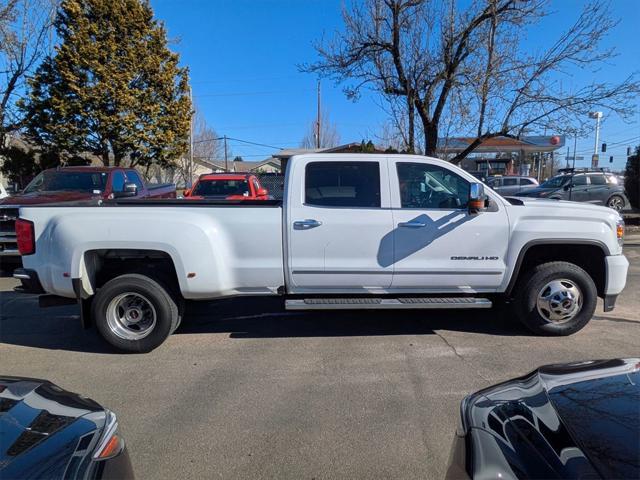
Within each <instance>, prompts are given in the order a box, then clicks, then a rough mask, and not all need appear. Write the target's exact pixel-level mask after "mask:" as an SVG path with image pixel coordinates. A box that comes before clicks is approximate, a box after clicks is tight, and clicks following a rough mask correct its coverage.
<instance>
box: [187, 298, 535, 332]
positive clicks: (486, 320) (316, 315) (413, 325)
mask: <svg viewBox="0 0 640 480" xmlns="http://www.w3.org/2000/svg"><path fill="white" fill-rule="evenodd" d="M510 317H511V316H510V315H509V314H503V313H501V312H500V311H498V310H486V311H480V310H476V311H455V312H454V311H447V310H431V311H425V310H387V311H317V312H291V311H289V312H287V311H284V309H283V306H282V300H281V299H275V298H261V299H256V300H252V301H251V302H247V301H246V300H238V299H232V300H222V301H218V302H216V303H212V302H199V303H193V304H191V305H189V307H188V309H187V318H186V321H185V322H184V323H183V325H182V326H181V327H180V328H179V329H178V331H177V332H176V333H177V334H180V333H189V334H194V333H229V334H230V336H231V338H288V337H340V336H373V335H430V334H434V330H441V329H442V330H450V331H461V332H469V333H484V334H496V335H508V336H511V335H527V334H528V332H527V331H526V330H524V329H523V328H521V327H520V324H519V323H518V322H517V320H515V318H510Z"/></svg>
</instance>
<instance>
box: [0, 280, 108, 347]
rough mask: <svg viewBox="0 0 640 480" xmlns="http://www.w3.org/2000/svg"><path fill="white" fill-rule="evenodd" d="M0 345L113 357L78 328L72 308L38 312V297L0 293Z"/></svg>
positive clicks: (96, 338) (90, 332)
mask: <svg viewBox="0 0 640 480" xmlns="http://www.w3.org/2000/svg"><path fill="white" fill-rule="evenodd" d="M0 343H6V344H11V345H21V346H24V347H35V348H46V349H51V350H69V351H78V352H93V353H116V351H115V350H114V349H112V348H111V347H110V345H108V344H107V343H106V342H105V341H104V340H102V338H100V337H99V336H98V333H97V331H96V330H95V329H93V328H92V329H89V330H83V329H82V328H81V327H80V317H79V314H78V308H77V307H75V306H65V307H52V308H47V309H40V308H39V307H38V296H37V295H28V294H25V293H17V292H0Z"/></svg>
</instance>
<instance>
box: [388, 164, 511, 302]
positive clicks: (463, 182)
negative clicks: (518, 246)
mask: <svg viewBox="0 0 640 480" xmlns="http://www.w3.org/2000/svg"><path fill="white" fill-rule="evenodd" d="M389 176H390V181H391V194H392V196H391V202H392V211H393V224H394V228H393V233H392V236H391V238H392V240H391V243H392V244H393V245H394V248H393V256H392V257H389V258H386V259H384V262H383V265H384V266H389V265H393V267H394V274H393V282H392V289H394V290H396V289H398V290H411V291H416V290H417V291H423V292H425V293H428V292H452V291H457V292H465V291H467V292H475V291H493V290H495V289H497V288H498V287H499V286H500V284H501V283H502V279H503V276H504V274H505V270H506V267H505V256H506V252H507V246H508V243H509V221H508V218H507V214H506V210H505V207H504V205H502V204H501V203H500V202H499V201H498V200H497V198H494V199H491V200H490V207H489V208H488V209H487V211H483V212H480V213H477V214H471V213H469V210H468V207H467V203H468V197H469V188H470V184H471V182H470V181H469V180H468V179H467V178H465V177H463V176H462V175H460V174H459V173H458V172H456V171H455V170H454V169H452V168H451V167H449V166H448V165H446V163H444V162H436V161H429V160H425V161H423V162H421V161H415V160H414V159H409V160H402V159H399V160H390V163H389Z"/></svg>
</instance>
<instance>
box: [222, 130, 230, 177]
mask: <svg viewBox="0 0 640 480" xmlns="http://www.w3.org/2000/svg"><path fill="white" fill-rule="evenodd" d="M223 138H224V171H225V172H228V171H229V165H228V163H227V136H226V135H225V136H224V137H223Z"/></svg>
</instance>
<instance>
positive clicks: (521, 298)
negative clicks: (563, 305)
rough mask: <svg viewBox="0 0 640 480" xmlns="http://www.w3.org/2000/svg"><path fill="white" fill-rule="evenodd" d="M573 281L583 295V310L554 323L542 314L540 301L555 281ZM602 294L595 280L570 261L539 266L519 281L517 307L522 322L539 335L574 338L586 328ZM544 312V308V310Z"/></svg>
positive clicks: (516, 296) (515, 303) (516, 293)
mask: <svg viewBox="0 0 640 480" xmlns="http://www.w3.org/2000/svg"><path fill="white" fill-rule="evenodd" d="M561 279H565V280H569V281H570V282H571V283H572V284H573V285H574V286H575V287H577V288H578V289H579V293H580V294H581V295H582V306H581V308H580V310H579V311H578V312H577V313H576V314H575V316H573V318H570V319H568V320H565V321H561V322H553V321H551V320H549V319H547V318H545V317H544V316H543V315H542V314H541V313H540V311H539V309H538V305H537V301H538V295H539V294H540V293H542V289H543V288H544V287H545V286H547V285H548V284H549V282H552V281H553V280H561ZM597 301H598V292H597V289H596V286H595V283H594V282H593V279H592V278H591V277H590V276H589V274H588V273H587V272H585V271H584V270H583V269H582V268H580V267H578V266H577V265H574V264H573V263H568V262H549V263H543V264H541V265H537V266H536V267H535V268H533V269H532V270H531V271H530V272H527V273H526V274H525V275H524V277H523V278H522V279H521V280H520V281H518V284H517V286H516V292H515V302H514V307H515V311H516V314H517V316H518V319H519V320H520V321H521V322H522V323H523V324H524V325H525V327H527V328H528V329H529V330H531V331H532V332H533V333H536V334H538V335H550V336H551V335H552V336H563V335H571V334H572V333H575V332H577V331H578V330H580V329H582V328H583V327H584V326H585V325H586V324H587V323H589V320H591V317H592V316H593V313H594V312H595V309H596V303H597ZM542 310H543V312H544V308H543V309H542Z"/></svg>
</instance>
